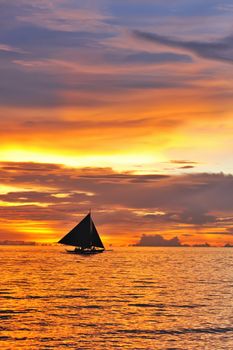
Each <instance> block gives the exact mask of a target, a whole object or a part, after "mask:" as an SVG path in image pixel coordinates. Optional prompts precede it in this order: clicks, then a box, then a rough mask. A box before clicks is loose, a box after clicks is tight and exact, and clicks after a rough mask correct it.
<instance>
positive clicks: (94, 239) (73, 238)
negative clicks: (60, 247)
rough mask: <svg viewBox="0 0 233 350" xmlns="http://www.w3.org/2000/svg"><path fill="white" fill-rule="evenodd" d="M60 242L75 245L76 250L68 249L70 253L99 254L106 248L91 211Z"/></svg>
mask: <svg viewBox="0 0 233 350" xmlns="http://www.w3.org/2000/svg"><path fill="white" fill-rule="evenodd" d="M58 243H61V244H66V245H70V246H74V247H75V249H74V250H67V253H70V254H82V255H89V254H98V253H102V252H103V251H104V250H105V248H104V245H103V243H102V241H101V239H100V236H99V234H98V232H97V230H96V227H95V224H94V222H93V220H92V218H91V212H89V213H88V214H87V215H86V216H85V218H84V219H83V220H82V221H80V223H79V224H78V225H77V226H75V227H74V228H73V229H72V230H71V231H70V232H69V233H67V234H66V235H65V236H64V237H63V238H62V239H60V241H59V242H58Z"/></svg>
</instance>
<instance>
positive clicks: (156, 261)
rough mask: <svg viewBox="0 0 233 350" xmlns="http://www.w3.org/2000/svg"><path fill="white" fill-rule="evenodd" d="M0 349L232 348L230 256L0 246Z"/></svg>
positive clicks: (223, 252) (198, 251)
mask: <svg viewBox="0 0 233 350" xmlns="http://www.w3.org/2000/svg"><path fill="white" fill-rule="evenodd" d="M0 259H1V289H0V319H1V323H0V331H1V334H0V349H1V350H2V349H7V350H8V349H17V350H18V349H26V350H28V349H29V350H34V349H35V350H38V349H67V348H69V349H96V350H99V349H120V348H122V349H134V350H135V349H182V350H184V349H189V350H194V349H233V316H232V304H233V302H232V292H233V272H232V264H233V250H232V249H226V248H225V249H224V248H136V247H134V248H127V249H123V248H122V249H116V250H115V251H113V252H105V253H103V254H99V255H95V256H75V255H69V254H65V253H64V251H63V248H62V247H0Z"/></svg>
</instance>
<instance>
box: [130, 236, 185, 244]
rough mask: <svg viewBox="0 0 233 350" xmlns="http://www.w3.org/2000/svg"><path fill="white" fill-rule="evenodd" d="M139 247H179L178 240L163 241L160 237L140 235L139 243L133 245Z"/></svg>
mask: <svg viewBox="0 0 233 350" xmlns="http://www.w3.org/2000/svg"><path fill="white" fill-rule="evenodd" d="M135 245H136V246H139V247H180V246H181V243H180V240H179V238H177V237H174V238H171V239H165V238H164V237H163V236H160V235H151V236H150V235H142V237H141V238H140V241H139V242H138V243H137V244H135Z"/></svg>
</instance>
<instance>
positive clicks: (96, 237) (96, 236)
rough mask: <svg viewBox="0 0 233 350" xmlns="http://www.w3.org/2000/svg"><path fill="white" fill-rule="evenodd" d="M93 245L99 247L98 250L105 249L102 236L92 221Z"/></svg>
mask: <svg viewBox="0 0 233 350" xmlns="http://www.w3.org/2000/svg"><path fill="white" fill-rule="evenodd" d="M92 245H93V246H94V247H98V248H103V249H104V245H103V243H102V241H101V239H100V236H99V234H98V232H97V230H96V227H95V224H94V222H93V221H92Z"/></svg>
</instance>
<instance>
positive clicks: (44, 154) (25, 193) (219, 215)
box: [0, 0, 233, 245]
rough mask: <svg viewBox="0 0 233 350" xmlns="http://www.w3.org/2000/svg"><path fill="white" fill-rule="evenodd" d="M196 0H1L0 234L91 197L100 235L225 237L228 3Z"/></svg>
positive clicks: (34, 224)
mask: <svg viewBox="0 0 233 350" xmlns="http://www.w3.org/2000/svg"><path fill="white" fill-rule="evenodd" d="M198 3H199V2H198ZM198 3H197V1H194V0H191V1H190V2H189V4H188V5H187V4H184V2H183V1H181V0H177V1H175V3H174V1H173V2H172V1H170V0H169V1H167V2H166V3H163V2H160V1H158V2H156V3H155V2H153V1H149V0H146V1H137V2H135V3H133V2H131V1H129V0H126V1H125V2H121V1H119V2H118V3H117V4H116V2H114V1H108V2H106V1H104V0H98V1H96V2H95V6H93V3H92V4H90V3H89V2H82V1H76V2H73V1H68V2H64V1H59V2H57V1H50V2H48V1H37V0H36V1H34V2H33V6H32V5H31V2H29V1H28V0H24V1H23V2H22V1H19V0H16V1H15V2H14V4H11V3H10V4H9V3H7V2H3V4H2V5H0V10H4V11H1V13H3V15H2V16H3V18H2V23H3V27H2V32H1V34H0V60H1V68H0V70H1V76H2V79H1V82H0V89H1V97H0V115H1V118H0V139H1V148H0V176H1V188H0V210H1V215H0V220H1V229H0V240H5V239H9V240H33V241H41V242H42V241H49V242H54V241H57V240H58V239H59V238H60V236H61V235H63V234H65V233H66V232H67V230H69V229H70V228H72V226H73V225H74V224H76V223H77V221H79V220H80V219H81V218H82V216H83V215H84V214H86V212H87V211H88V209H89V208H90V207H91V208H93V216H94V220H95V222H96V225H97V227H98V228H99V231H100V233H101V236H102V237H103V240H104V241H105V243H106V244H117V245H121V244H123V245H125V244H126V245H128V244H134V243H136V242H137V241H139V240H140V237H141V236H142V235H143V234H147V235H148V234H149V235H155V234H161V235H163V236H164V237H165V238H169V239H170V238H172V237H174V236H178V237H179V239H180V240H181V242H182V243H188V244H195V243H202V242H209V243H211V244H217V245H223V244H225V243H227V242H230V243H233V238H232V234H233V212H232V208H233V202H232V198H233V193H232V189H233V179H232V146H233V141H232V129H233V118H232V114H233V109H232V97H233V96H232V95H233V91H232V86H233V84H232V83H233V75H232V63H233V60H232V57H233V56H232V55H233V44H232V43H233V39H232V38H233V36H232V17H233V12H232V7H231V3H230V1H226V4H225V7H223V6H220V1H217V0H214V1H210V0H207V1H206V2H205V4H203V3H202V2H200V4H199V5H198ZM10 18H11V21H10ZM12 19H13V20H12Z"/></svg>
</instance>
